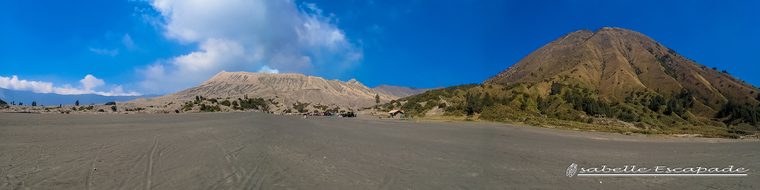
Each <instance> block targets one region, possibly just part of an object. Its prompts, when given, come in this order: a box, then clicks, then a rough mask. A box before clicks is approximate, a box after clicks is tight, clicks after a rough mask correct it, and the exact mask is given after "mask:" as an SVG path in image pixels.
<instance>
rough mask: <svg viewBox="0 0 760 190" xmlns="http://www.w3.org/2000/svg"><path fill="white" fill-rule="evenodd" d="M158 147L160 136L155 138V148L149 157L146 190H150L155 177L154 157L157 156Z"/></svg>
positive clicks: (146, 171)
mask: <svg viewBox="0 0 760 190" xmlns="http://www.w3.org/2000/svg"><path fill="white" fill-rule="evenodd" d="M156 146H158V136H156V137H155V138H153V148H151V150H150V157H148V169H146V170H145V190H149V189H150V182H151V181H150V178H151V175H153V155H155V154H156Z"/></svg>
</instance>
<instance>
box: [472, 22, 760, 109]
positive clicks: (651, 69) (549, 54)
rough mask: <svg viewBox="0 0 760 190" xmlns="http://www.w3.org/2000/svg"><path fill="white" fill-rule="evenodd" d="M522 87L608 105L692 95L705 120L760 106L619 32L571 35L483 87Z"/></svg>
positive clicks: (744, 90)
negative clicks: (738, 106) (734, 108)
mask: <svg viewBox="0 0 760 190" xmlns="http://www.w3.org/2000/svg"><path fill="white" fill-rule="evenodd" d="M520 82H525V83H532V84H535V85H536V86H537V87H539V89H537V90H538V91H539V92H540V93H539V95H541V96H547V95H549V88H550V86H551V84H553V83H560V84H565V85H578V86H580V87H583V88H587V89H589V90H592V91H595V92H598V93H597V94H598V95H599V97H600V99H605V100H607V101H623V100H624V99H625V98H626V97H628V96H630V94H631V93H633V92H640V91H653V92H654V91H656V92H658V93H661V94H663V95H666V96H669V95H671V94H673V93H677V92H680V91H681V90H682V89H688V90H691V91H694V92H695V94H696V98H697V99H698V100H703V101H702V103H703V104H705V102H706V105H704V106H705V107H710V108H711V109H712V111H704V112H703V113H702V114H704V115H709V114H711V113H712V112H714V111H715V110H718V109H720V105H723V104H724V103H726V102H728V101H729V100H731V101H735V102H740V103H745V102H749V103H752V104H757V101H755V100H754V98H752V97H750V96H751V95H752V92H758V91H760V89H758V88H757V87H754V86H752V85H749V84H747V83H742V82H741V80H739V79H736V78H734V77H732V76H730V75H728V74H727V73H721V72H719V71H716V70H713V69H709V68H707V67H706V66H704V65H700V64H698V63H696V62H694V61H692V60H690V59H687V58H685V57H683V56H681V55H679V54H677V53H676V52H675V51H674V50H672V49H670V48H667V47H664V46H663V45H662V44H660V43H658V42H656V41H654V40H653V39H651V38H649V37H648V36H646V35H644V34H641V33H639V32H636V31H633V30H628V29H623V28H617V27H602V28H600V29H597V30H596V31H594V32H593V33H591V32H590V30H578V31H575V32H571V33H568V34H566V35H564V36H562V37H560V38H558V39H556V40H554V41H552V42H550V43H548V44H546V45H544V46H543V47H541V48H539V49H538V50H536V51H534V52H532V53H531V54H529V55H528V56H526V57H525V58H523V59H522V60H520V61H519V62H517V63H515V64H514V65H512V66H511V67H509V68H507V69H506V70H504V71H502V72H500V73H499V74H497V75H496V76H494V77H492V78H489V79H488V80H486V81H485V82H484V83H500V84H514V83H520ZM703 110H707V109H703Z"/></svg>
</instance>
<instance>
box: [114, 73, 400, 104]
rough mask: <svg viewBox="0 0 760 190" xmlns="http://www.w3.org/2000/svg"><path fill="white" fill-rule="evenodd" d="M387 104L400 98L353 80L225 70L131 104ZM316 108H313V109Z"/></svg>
mask: <svg viewBox="0 0 760 190" xmlns="http://www.w3.org/2000/svg"><path fill="white" fill-rule="evenodd" d="M378 94H379V96H380V102H381V103H386V102H389V101H390V100H392V99H397V97H394V96H390V95H385V94H381V93H378V92H375V91H373V90H372V89H370V88H368V87H366V86H364V85H363V84H362V83H360V82H358V81H356V80H354V79H351V80H350V81H348V82H343V81H339V80H326V79H323V78H321V77H314V76H306V75H302V74H292V73H289V74H267V73H248V72H225V71H222V72H220V73H219V74H217V75H216V76H214V77H213V78H211V79H209V80H207V81H206V82H203V83H202V84H200V85H198V86H196V87H193V88H189V89H186V90H182V91H179V92H176V93H173V94H169V95H165V96H161V97H155V98H141V99H137V100H134V101H130V102H128V103H134V104H145V105H162V104H167V103H169V102H174V103H181V102H186V101H193V100H195V96H203V97H207V98H222V99H224V98H227V97H230V98H233V99H237V98H241V97H243V96H245V95H248V96H249V97H251V98H264V99H273V101H275V102H278V103H279V104H278V105H280V106H278V107H276V108H273V110H284V109H290V108H292V107H293V106H292V104H293V103H296V102H297V101H298V102H304V103H311V105H312V106H313V105H315V104H321V105H327V106H330V107H335V106H339V107H341V108H352V109H357V108H362V107H369V106H374V105H375V95H378ZM310 109H313V107H310Z"/></svg>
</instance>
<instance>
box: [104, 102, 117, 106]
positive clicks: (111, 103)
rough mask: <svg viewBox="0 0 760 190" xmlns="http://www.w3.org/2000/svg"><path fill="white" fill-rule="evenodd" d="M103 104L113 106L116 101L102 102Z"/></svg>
mask: <svg viewBox="0 0 760 190" xmlns="http://www.w3.org/2000/svg"><path fill="white" fill-rule="evenodd" d="M104 105H106V106H113V105H116V102H106V104H104Z"/></svg>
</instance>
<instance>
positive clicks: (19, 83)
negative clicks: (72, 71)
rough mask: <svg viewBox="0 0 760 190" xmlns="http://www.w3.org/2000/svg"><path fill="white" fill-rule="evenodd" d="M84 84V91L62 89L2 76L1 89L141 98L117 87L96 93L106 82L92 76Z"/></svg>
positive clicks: (68, 87) (70, 87)
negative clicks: (97, 88) (96, 88)
mask: <svg viewBox="0 0 760 190" xmlns="http://www.w3.org/2000/svg"><path fill="white" fill-rule="evenodd" d="M79 82H80V83H82V86H83V87H84V88H83V89H78V88H74V87H72V86H71V85H68V84H66V85H63V86H61V87H53V83H51V82H41V81H27V80H19V79H18V76H16V75H13V77H2V76H0V88H5V89H11V90H20V91H32V92H35V93H55V94H64V95H76V94H98V95H103V96H139V95H142V94H140V93H137V92H134V91H130V92H128V93H125V92H124V90H122V88H121V86H115V87H113V88H112V89H111V91H110V92H101V91H94V90H92V88H95V87H97V86H102V85H104V84H105V82H104V81H103V80H102V79H98V78H95V77H94V76H92V75H87V76H85V78H84V79H82V80H80V81H79Z"/></svg>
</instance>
